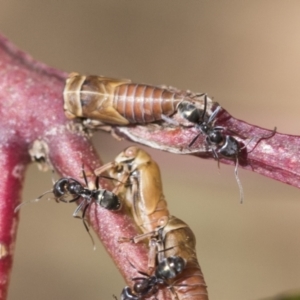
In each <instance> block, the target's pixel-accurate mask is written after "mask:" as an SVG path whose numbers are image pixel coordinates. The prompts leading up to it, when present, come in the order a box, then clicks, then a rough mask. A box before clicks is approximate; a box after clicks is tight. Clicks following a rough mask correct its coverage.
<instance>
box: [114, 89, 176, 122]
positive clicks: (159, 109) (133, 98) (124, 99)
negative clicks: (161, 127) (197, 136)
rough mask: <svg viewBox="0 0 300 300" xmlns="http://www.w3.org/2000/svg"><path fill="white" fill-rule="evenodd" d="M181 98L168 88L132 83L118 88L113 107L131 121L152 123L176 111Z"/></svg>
mask: <svg viewBox="0 0 300 300" xmlns="http://www.w3.org/2000/svg"><path fill="white" fill-rule="evenodd" d="M181 100H182V97H179V96H178V95H176V94H175V93H173V92H170V91H168V90H167V89H163V88H159V87H154V86H150V85H144V84H134V83H130V84H123V85H120V86H118V87H117V88H116V90H115V94H114V101H113V107H114V108H115V109H116V110H117V111H118V113H119V114H121V115H122V116H124V118H126V119H127V120H128V121H129V122H130V123H150V122H154V121H159V120H162V118H163V117H162V115H165V116H169V115H171V114H173V113H175V112H176V107H177V105H178V103H179V102H180V101H181Z"/></svg>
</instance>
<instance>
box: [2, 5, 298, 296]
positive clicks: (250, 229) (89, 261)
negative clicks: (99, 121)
mask: <svg viewBox="0 0 300 300" xmlns="http://www.w3.org/2000/svg"><path fill="white" fill-rule="evenodd" d="M0 7H1V9H0V31H1V32H2V33H3V34H5V35H6V36H7V37H8V38H10V39H11V40H12V41H13V42H14V43H15V44H17V45H18V46H19V47H20V48H21V49H23V50H25V51H27V52H28V53H30V54H31V55H32V56H33V57H35V58H36V59H38V60H41V61H43V62H45V63H47V64H48V65H51V66H53V67H55V68H59V69H62V70H65V71H68V72H71V71H77V72H81V73H87V74H99V75H100V74H101V75H106V76H110V77H117V78H130V79H132V80H134V81H136V82H143V83H150V84H167V85H173V86H176V87H178V88H181V89H190V90H192V91H196V92H207V93H208V94H209V96H211V97H214V99H215V100H216V101H218V102H219V103H220V104H221V105H222V106H223V107H225V108H226V109H227V110H228V111H229V112H230V113H232V115H234V116H235V117H237V118H240V119H243V120H246V121H248V122H250V123H254V124H257V125H260V126H262V127H266V128H270V129H272V128H274V126H275V125H276V126H277V128H278V131H279V132H284V133H290V134H300V132H299V125H298V124H299V111H300V101H299V99H300V84H299V79H300V17H299V16H300V2H299V1H274V0H272V1H212V0H210V1H199V0H198V1H195V0H194V1H192V0H191V1H183V0H182V1H177V0H160V1H157V0H151V1H137V0H122V1H121V0H120V1H116V0H97V1H96V0H65V1H46V0H1V1H0ZM93 141H94V144H95V146H96V147H97V149H98V151H99V153H100V154H101V157H102V159H103V161H105V162H108V161H111V160H112V159H113V158H114V156H116V155H117V154H118V153H119V152H120V151H121V150H122V149H123V148H124V147H127V146H128V145H130V143H128V142H126V141H123V142H118V141H116V140H114V139H113V138H112V137H111V136H110V135H108V134H105V133H97V134H95V136H94V138H93ZM148 150H149V152H150V153H151V154H152V155H153V157H154V159H155V160H157V161H158V163H159V164H160V166H161V170H162V176H163V183H164V191H165V195H166V197H167V199H168V201H169V206H170V210H171V212H172V214H174V215H176V216H178V217H180V218H182V219H183V220H186V221H187V222H188V223H189V225H190V226H191V228H192V229H193V230H194V232H195V234H196V236H197V252H198V257H199V261H200V263H201V266H202V269H203V272H204V275H205V279H206V282H207V284H208V289H209V293H210V299H212V300H219V299H220V300H229V299H230V300H241V299H246V300H248V299H249V300H250V299H262V298H264V297H266V296H269V295H274V294H276V293H278V292H281V291H285V290H290V289H294V288H300V238H299V228H300V218H299V212H300V199H299V190H298V189H296V188H294V187H290V186H288V185H284V184H282V183H280V182H276V181H273V180H270V179H268V178H265V177H262V176H260V175H257V174H253V173H251V172H248V171H243V170H240V179H241V181H242V184H243V187H244V192H245V203H244V204H243V205H241V204H239V191H238V187H237V183H236V181H235V178H234V170H233V167H232V166H224V165H222V166H221V169H220V170H218V168H217V163H216V162H214V161H212V160H210V161H206V160H200V159H196V158H193V157H184V156H175V155H172V154H168V153H162V152H159V151H156V150H152V149H148ZM51 186H52V184H51V174H50V173H45V174H42V173H40V172H38V171H37V168H36V166H34V165H33V166H31V167H30V168H29V169H28V172H27V177H26V182H25V190H24V193H23V199H24V200H30V199H34V198H35V197H37V196H38V195H40V194H41V193H43V192H44V191H46V190H47V189H49V188H51ZM74 209H75V205H64V204H56V203H55V202H54V201H41V202H40V203H38V204H35V205H33V204H32V205H27V206H25V207H23V208H22V211H21V222H20V226H19V232H18V239H17V245H16V258H15V262H14V269H13V273H12V281H11V286H10V293H9V299H10V300H20V299H22V300H23V299H31V300H40V299H43V300H50V299H51V300H53V299H56V300H64V299H72V300H77V299H78V300H79V299H80V300H81V299H89V300H98V299H103V300H104V299H106V300H109V299H112V294H116V295H119V293H120V291H121V289H122V287H123V286H124V282H123V280H122V278H121V277H120V275H119V274H118V272H117V270H116V268H115V267H114V265H113V264H112V262H111V261H110V258H109V257H108V255H107V254H106V252H105V250H104V249H103V247H102V245H101V244H100V243H99V242H97V250H96V251H93V249H92V245H91V242H90V239H89V237H88V235H87V233H86V232H85V230H84V227H83V226H82V223H81V222H80V221H79V220H76V219H73V218H72V213H73V210H74Z"/></svg>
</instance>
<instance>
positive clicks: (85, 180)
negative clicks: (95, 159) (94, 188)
mask: <svg viewBox="0 0 300 300" xmlns="http://www.w3.org/2000/svg"><path fill="white" fill-rule="evenodd" d="M82 176H83V179H84V183H85V185H86V186H88V181H87V178H86V174H85V171H84V165H83V164H82Z"/></svg>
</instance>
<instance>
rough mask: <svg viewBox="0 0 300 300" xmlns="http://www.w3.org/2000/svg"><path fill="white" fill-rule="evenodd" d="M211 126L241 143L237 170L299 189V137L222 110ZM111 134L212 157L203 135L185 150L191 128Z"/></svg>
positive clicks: (122, 128) (144, 128) (150, 127)
mask: <svg viewBox="0 0 300 300" xmlns="http://www.w3.org/2000/svg"><path fill="white" fill-rule="evenodd" d="M215 125H216V126H222V127H224V130H225V134H228V135H230V136H233V137H234V138H236V139H237V140H238V141H239V142H240V143H241V149H242V150H241V153H239V154H238V159H239V167H241V168H245V169H248V170H252V171H254V172H256V173H259V174H261V175H265V176H267V177H270V178H273V179H275V180H278V181H281V182H283V183H287V184H290V185H293V186H295V187H298V188H299V187H300V136H296V135H289V134H281V133H277V132H276V133H275V134H274V130H273V129H272V130H270V129H263V128H261V127H258V126H255V125H252V124H248V123H246V122H244V121H241V120H238V119H235V118H234V117H232V116H231V115H230V114H229V113H228V112H227V111H226V110H225V109H222V110H221V111H220V113H219V114H218V116H217V118H216V123H215ZM114 133H115V134H117V135H119V136H120V137H125V138H127V139H130V140H132V141H134V142H138V143H141V144H145V145H147V146H150V147H153V148H157V149H161V150H164V151H168V152H172V153H176V154H191V155H195V156H198V157H201V158H213V156H212V153H211V152H210V151H209V145H208V144H207V143H206V141H205V136H203V135H200V136H199V138H198V139H197V141H196V142H195V144H194V145H193V146H191V147H189V144H190V142H191V141H192V140H193V138H194V137H195V136H196V135H197V134H198V133H199V131H198V130H197V129H196V128H194V127H191V128H184V127H181V128H180V127H166V126H164V127H163V126H159V125H153V124H149V125H147V126H131V127H130V126H127V127H125V126H119V127H117V128H115V129H114ZM262 138H263V139H262ZM219 158H220V162H222V163H225V164H234V163H235V162H234V158H231V159H230V158H225V157H222V156H220V157H219Z"/></svg>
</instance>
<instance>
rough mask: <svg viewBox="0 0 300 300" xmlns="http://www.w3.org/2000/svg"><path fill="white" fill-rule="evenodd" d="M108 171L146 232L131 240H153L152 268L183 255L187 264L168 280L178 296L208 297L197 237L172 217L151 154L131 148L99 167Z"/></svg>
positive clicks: (150, 265)
mask: <svg viewBox="0 0 300 300" xmlns="http://www.w3.org/2000/svg"><path fill="white" fill-rule="evenodd" d="M104 171H108V173H109V176H111V177H112V178H114V179H117V182H118V183H117V184H116V187H115V189H114V190H113V192H114V193H115V194H116V195H118V196H120V198H121V199H124V200H125V205H126V206H128V207H129V208H130V210H131V213H132V215H133V218H134V220H135V222H136V224H137V225H138V226H139V228H140V229H141V231H142V234H140V235H137V236H135V237H133V238H130V239H127V240H131V241H133V242H135V243H138V242H140V241H141V240H144V239H146V238H148V239H149V262H148V268H149V269H152V270H153V269H154V268H155V267H156V259H157V261H158V262H161V261H162V260H163V259H164V258H167V257H171V256H172V257H174V256H177V257H178V256H179V257H181V258H183V259H184V261H185V263H186V265H185V268H184V270H183V271H182V272H181V273H180V274H178V276H177V277H175V278H172V279H169V280H168V282H167V283H168V288H169V289H170V290H171V291H172V297H174V299H178V300H183V299H192V300H196V299H201V300H207V299H208V296H207V291H206V284H205V281H204V278H203V275H202V272H201V269H200V266H199V264H198V261H197V255H196V239H195V235H194V233H193V232H192V230H191V229H190V228H189V226H188V225H187V224H186V223H185V222H183V221H182V220H180V219H178V218H176V217H174V216H171V215H170V213H169V210H168V208H167V202H166V200H165V197H164V195H163V190H162V181H161V176H160V170H159V167H158V165H157V163H156V162H155V161H154V160H153V159H152V158H151V157H150V155H149V154H148V153H147V152H145V151H144V150H142V149H139V148H138V147H129V148H127V149H125V150H124V151H123V152H121V153H120V154H119V155H118V156H117V157H116V158H115V160H114V161H113V162H111V163H108V164H106V165H104V166H103V167H100V168H99V169H96V170H95V174H96V175H97V176H98V175H100V174H102V173H103V172H104Z"/></svg>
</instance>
